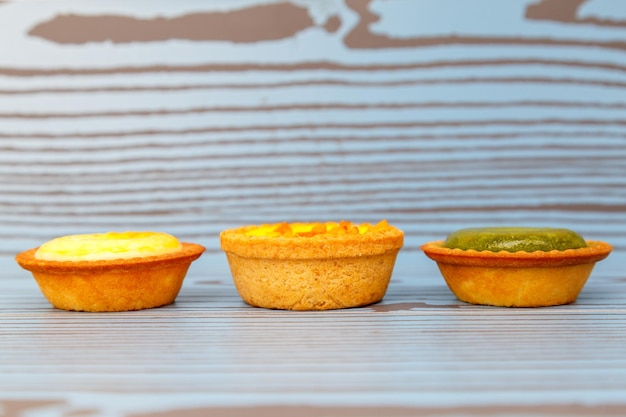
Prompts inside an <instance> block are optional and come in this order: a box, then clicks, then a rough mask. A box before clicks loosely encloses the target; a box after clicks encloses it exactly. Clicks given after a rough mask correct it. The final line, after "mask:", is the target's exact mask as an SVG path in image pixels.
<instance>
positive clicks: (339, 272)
mask: <svg viewBox="0 0 626 417" xmlns="http://www.w3.org/2000/svg"><path fill="white" fill-rule="evenodd" d="M220 242H221V247H222V250H223V251H224V252H225V253H226V257H227V259H228V263H229V265H230V270H231V273H232V276H233V281H234V283H235V287H236V288H237V291H238V292H239V295H240V296H241V298H242V299H243V301H244V302H246V303H248V304H250V305H252V306H256V307H264V308H270V309H283V310H330V309H339V308H349V307H357V306H364V305H368V304H372V303H375V302H378V301H380V300H381V299H382V298H383V297H384V295H385V292H386V291H387V286H388V285H389V281H390V279H391V274H392V272H393V267H394V264H395V260H396V256H397V254H398V251H399V250H400V248H401V247H402V245H403V243H404V233H403V232H402V231H401V230H400V229H398V228H396V227H393V226H391V225H389V224H388V223H387V222H386V221H384V220H383V221H381V222H380V223H378V224H375V225H372V224H369V223H364V224H353V223H351V222H346V221H342V222H339V223H335V222H328V223H278V224H266V225H261V226H244V227H240V228H237V229H231V230H225V231H223V232H222V233H221V234H220Z"/></svg>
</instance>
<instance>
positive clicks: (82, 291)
mask: <svg viewBox="0 0 626 417" xmlns="http://www.w3.org/2000/svg"><path fill="white" fill-rule="evenodd" d="M181 246H182V247H181V249H180V250H178V251H176V252H171V253H167V254H162V255H156V256H145V257H136V258H131V259H113V260H94V261H53V260H41V259H37V258H36V257H35V253H36V252H37V250H38V249H39V248H33V249H30V250H27V251H25V252H22V253H20V254H19V255H17V256H16V257H15V259H16V261H17V263H18V264H19V265H20V266H21V267H22V268H24V269H26V270H28V271H30V272H31V273H32V274H33V277H34V278H35V280H36V281H37V284H38V285H39V288H40V289H41V292H42V293H43V295H44V296H45V297H46V299H47V300H48V301H49V302H50V304H52V305H53V306H54V307H56V308H59V309H62V310H73V311H90V312H112V311H131V310H143V309H147V308H154V307H160V306H164V305H168V304H171V303H173V302H174V300H175V299H176V296H177V295H178V292H179V291H180V288H181V286H182V283H183V279H184V278H185V275H186V273H187V270H188V268H189V266H190V264H191V262H193V261H194V260H196V259H197V258H198V257H200V255H201V254H202V253H203V252H204V250H205V248H204V247H202V246H201V245H197V244H195V243H185V242H181Z"/></svg>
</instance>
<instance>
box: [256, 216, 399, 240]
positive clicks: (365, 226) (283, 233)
mask: <svg viewBox="0 0 626 417" xmlns="http://www.w3.org/2000/svg"><path fill="white" fill-rule="evenodd" d="M388 228H390V226H389V224H388V223H387V221H386V220H382V221H381V222H379V223H377V224H375V225H371V224H370V223H362V224H354V223H352V222H348V221H341V222H339V223H336V222H327V223H278V224H265V225H262V226H258V227H255V228H252V229H249V230H247V231H246V232H245V234H246V235H247V236H267V237H313V236H317V235H353V234H354V235H358V234H361V235H362V234H366V233H375V232H378V231H380V230H384V229H388Z"/></svg>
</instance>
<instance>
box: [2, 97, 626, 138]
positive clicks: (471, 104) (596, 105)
mask: <svg viewBox="0 0 626 417" xmlns="http://www.w3.org/2000/svg"><path fill="white" fill-rule="evenodd" d="M0 94H2V93H1V92H0ZM532 107H539V108H565V109H568V108H574V109H607V110H621V109H626V102H617V103H611V102H599V101H578V102H577V101H525V100H520V101H503V102H498V101H493V102H478V101H467V102H423V103H419V102H414V103H408V102H402V103H354V104H352V103H330V102H329V103H310V104H285V105H274V106H271V105H264V106H246V105H240V106H202V107H191V108H183V109H155V110H120V111H97V112H74V111H73V112H63V113H58V112H37V113H35V112H31V113H26V112H20V113H17V112H14V113H7V112H0V118H3V119H54V118H59V119H81V118H97V117H134V116H169V115H184V114H198V113H241V112H251V113H256V112H261V113H264V112H283V111H324V110H401V109H464V108H481V109H482V108H485V109H491V108H496V109H500V108H532ZM572 133H573V134H575V135H580V134H581V132H572ZM556 134H558V132H550V135H556ZM597 134H600V135H610V134H613V133H611V132H597ZM488 136H493V135H491V134H488Z"/></svg>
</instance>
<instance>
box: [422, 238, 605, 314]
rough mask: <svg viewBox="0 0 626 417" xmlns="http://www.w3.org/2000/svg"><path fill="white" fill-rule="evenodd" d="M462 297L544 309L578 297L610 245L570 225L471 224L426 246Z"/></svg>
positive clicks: (478, 302) (509, 305)
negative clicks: (577, 231) (537, 226)
mask: <svg viewBox="0 0 626 417" xmlns="http://www.w3.org/2000/svg"><path fill="white" fill-rule="evenodd" d="M422 250H423V251H424V253H425V254H426V255H427V256H428V257H429V258H431V259H433V260H434V261H436V262H437V265H438V267H439V270H440V271H441V274H442V275H443V278H444V279H445V281H446V283H447V284H448V287H449V288H450V290H451V291H452V292H453V293H454V295H455V296H456V297H457V298H458V299H459V300H461V301H465V302H468V303H472V304H482V305H491V306H502V307H542V306H554V305H561V304H569V303H572V302H574V301H576V298H577V297H578V295H579V294H580V292H581V291H582V289H583V287H584V285H585V283H586V282H587V279H588V278H589V276H590V274H591V271H592V269H593V267H594V265H595V263H596V262H598V261H600V260H602V259H604V258H606V257H607V256H608V255H609V253H610V252H611V250H612V247H611V245H609V244H608V243H604V242H599V241H591V240H584V239H583V238H582V237H581V236H580V235H579V234H578V233H576V232H573V231H571V230H568V229H553V228H520V227H501V228H472V229H462V230H459V231H456V232H454V233H452V234H450V235H449V236H448V238H447V239H446V241H436V242H430V243H427V244H425V245H423V246H422Z"/></svg>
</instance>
